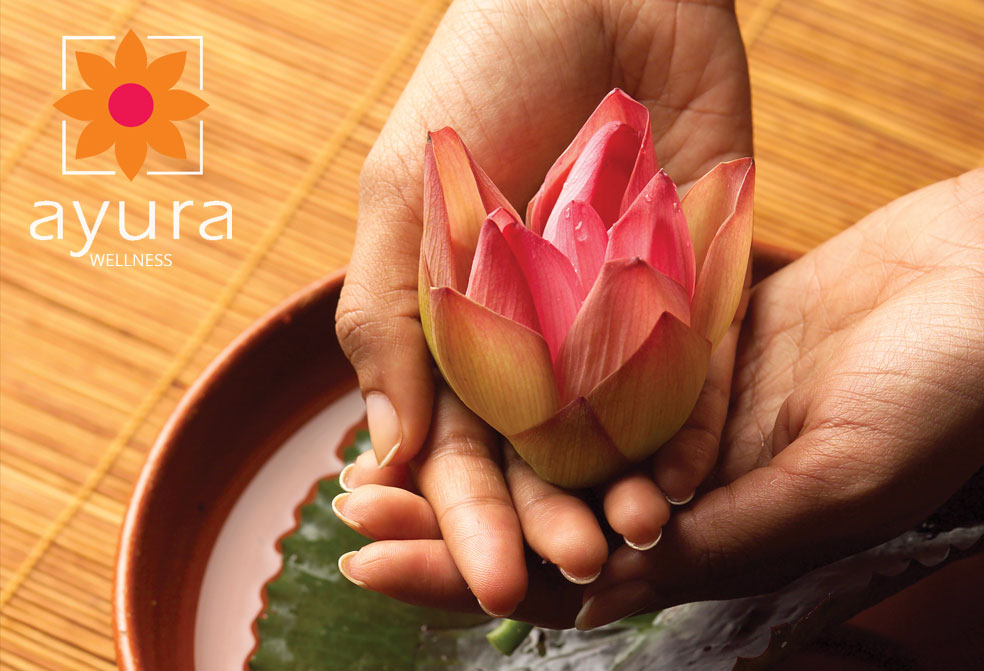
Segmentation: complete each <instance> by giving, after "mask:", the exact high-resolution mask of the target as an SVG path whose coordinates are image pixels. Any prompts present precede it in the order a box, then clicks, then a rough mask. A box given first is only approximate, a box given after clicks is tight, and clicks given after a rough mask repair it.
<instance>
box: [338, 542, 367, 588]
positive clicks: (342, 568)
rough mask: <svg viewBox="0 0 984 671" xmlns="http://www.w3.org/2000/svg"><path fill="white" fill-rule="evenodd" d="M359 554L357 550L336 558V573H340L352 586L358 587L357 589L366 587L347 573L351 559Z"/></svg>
mask: <svg viewBox="0 0 984 671" xmlns="http://www.w3.org/2000/svg"><path fill="white" fill-rule="evenodd" d="M357 554H359V551H358V550H352V551H351V552H346V553H345V554H343V555H342V556H341V557H339V558H338V572H339V573H341V574H342V575H343V576H344V577H345V579H346V580H348V581H349V582H350V583H352V584H353V585H358V586H359V587H367V585H366V583H364V582H362V581H361V580H356V579H355V578H353V577H352V575H351V574H350V573H349V564H350V563H351V561H352V557H354V556H355V555H357Z"/></svg>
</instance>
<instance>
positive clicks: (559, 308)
mask: <svg viewBox="0 0 984 671" xmlns="http://www.w3.org/2000/svg"><path fill="white" fill-rule="evenodd" d="M502 235H503V237H505V239H506V243H507V244H508V245H509V248H510V249H511V250H512V253H513V256H514V257H515V258H516V261H517V263H518V264H519V267H520V268H521V269H522V271H523V276H524V277H525V278H526V286H527V287H529V289H530V294H532V296H533V304H534V305H535V306H536V314H537V319H538V320H539V322H540V333H542V334H543V338H544V339H545V340H546V341H547V346H548V347H549V348H550V356H551V358H554V357H556V356H557V351H558V350H559V349H560V344H561V343H562V342H563V341H564V336H566V335H567V330H568V329H569V328H570V326H571V323H573V321H574V317H576V316H577V311H578V309H579V308H580V307H581V303H582V302H583V301H584V290H583V289H582V288H581V283H580V282H579V281H578V279H577V274H576V273H575V272H574V266H572V265H571V262H570V261H569V260H568V259H567V257H566V256H564V255H563V254H562V253H561V252H560V251H559V250H558V249H557V248H556V247H554V246H553V245H551V244H550V243H549V242H547V241H546V240H544V239H543V238H541V237H540V236H539V235H537V234H536V233H534V232H533V231H531V230H529V229H528V228H526V227H525V226H522V225H520V224H516V223H510V224H506V225H505V226H504V227H503V228H502Z"/></svg>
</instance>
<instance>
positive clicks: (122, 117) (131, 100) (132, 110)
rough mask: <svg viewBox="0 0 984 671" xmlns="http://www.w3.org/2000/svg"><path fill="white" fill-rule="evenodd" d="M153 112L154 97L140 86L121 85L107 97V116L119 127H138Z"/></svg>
mask: <svg viewBox="0 0 984 671" xmlns="http://www.w3.org/2000/svg"><path fill="white" fill-rule="evenodd" d="M153 111H154V97H153V96H152V95H150V91H148V90H147V89H145V88H144V87H143V86H141V85H140V84H121V85H120V86H117V87H116V90H115V91H113V92H112V93H111V94H110V95H109V115H110V116H111V117H113V120H114V121H116V123H118V124H120V125H121V126H129V127H131V128H132V127H133V126H139V125H140V124H142V123H144V122H145V121H147V119H149V118H150V115H151V113H152V112H153Z"/></svg>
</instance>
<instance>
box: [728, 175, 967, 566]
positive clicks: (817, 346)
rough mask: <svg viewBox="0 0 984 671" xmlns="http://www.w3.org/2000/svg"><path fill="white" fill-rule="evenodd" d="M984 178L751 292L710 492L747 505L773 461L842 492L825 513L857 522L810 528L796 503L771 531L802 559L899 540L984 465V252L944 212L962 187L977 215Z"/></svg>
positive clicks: (902, 211) (941, 191)
mask: <svg viewBox="0 0 984 671" xmlns="http://www.w3.org/2000/svg"><path fill="white" fill-rule="evenodd" d="M982 176H984V173H982V172H980V171H978V173H977V174H976V175H974V174H971V175H968V176H967V177H965V178H963V180H962V181H958V182H957V184H958V186H957V187H955V188H946V187H944V186H943V185H938V186H936V187H932V188H931V189H927V190H926V191H923V192H920V193H918V194H913V195H912V196H909V197H907V198H906V199H903V200H902V201H898V202H897V203H895V204H893V205H892V206H889V207H887V208H885V209H883V210H880V211H879V212H877V213H875V214H874V215H872V216H870V217H868V218H867V219H866V220H865V221H863V222H861V223H859V224H858V225H857V226H855V227H854V228H853V229H851V230H849V231H847V232H845V233H844V234H842V235H840V236H838V238H836V239H834V240H832V241H830V242H828V243H827V244H826V245H824V246H823V247H821V248H819V249H818V250H816V251H815V252H813V253H812V254H810V255H808V256H807V257H805V258H803V259H802V260H800V261H799V262H797V263H795V264H793V265H792V266H790V267H788V268H786V269H785V270H783V271H781V272H779V273H777V274H776V275H774V276H773V277H771V278H769V279H768V280H766V281H765V282H763V283H762V284H760V285H759V286H758V287H756V289H755V290H754V291H753V292H752V296H751V301H750V304H749V310H748V313H747V314H746V317H745V322H744V328H743V331H742V335H741V341H740V345H739V350H738V357H737V360H736V368H735V377H734V386H733V396H732V406H731V410H730V414H729V421H728V425H727V427H726V430H725V434H724V440H723V443H722V454H721V459H720V461H719V464H718V468H717V471H716V473H715V477H714V479H713V484H715V485H724V486H726V487H727V489H728V490H730V491H729V495H730V496H734V495H735V494H736V493H740V492H746V493H749V494H750V495H751V492H750V490H749V488H748V487H747V486H745V485H746V483H748V482H749V481H750V478H749V477H748V475H746V474H749V475H750V474H752V473H754V469H757V468H759V467H762V466H766V465H769V469H767V470H773V471H775V472H774V473H772V476H773V477H775V475H776V473H782V474H791V477H792V478H793V480H792V481H796V479H797V478H803V479H817V480H819V485H818V486H819V487H820V488H821V489H823V488H826V491H827V492H838V496H841V497H842V501H841V502H840V504H839V506H833V508H835V509H834V510H830V509H828V510H826V511H824V512H825V514H827V515H837V514H841V513H849V512H850V511H852V510H853V511H854V512H855V513H857V514H854V515H853V518H852V519H850V520H847V519H845V520H841V522H842V524H841V525H840V526H837V527H835V526H834V525H831V524H827V525H824V526H820V525H812V527H811V528H809V530H804V528H803V524H805V523H806V520H807V519H810V518H811V516H812V515H813V512H812V511H810V510H809V509H808V508H809V506H808V505H807V504H804V507H803V509H802V510H800V511H798V513H799V514H800V515H801V516H800V517H799V519H797V515H793V516H791V517H790V518H788V519H787V522H786V524H788V525H789V526H788V527H787V528H785V529H784V530H783V531H782V532H780V531H779V529H773V533H787V532H788V533H790V534H792V537H794V538H796V537H803V541H802V547H801V548H800V552H801V553H802V556H804V557H806V556H807V555H809V556H810V557H811V559H810V562H819V561H822V560H824V559H827V558H833V557H836V556H838V555H841V554H843V553H844V552H848V551H854V550H857V549H860V548H861V547H863V546H866V545H871V544H873V543H876V542H879V541H881V540H885V539H887V538H889V537H891V536H892V535H894V534H897V533H900V532H901V531H903V530H904V529H905V528H907V527H908V526H910V525H912V524H914V523H916V522H918V521H919V520H920V519H922V518H924V517H925V516H926V515H928V514H929V513H930V512H931V511H932V510H934V509H935V508H936V507H938V506H939V505H940V504H941V503H942V502H943V500H945V498H946V497H947V496H949V495H950V494H952V492H953V490H954V489H955V488H956V487H957V486H958V485H959V484H960V483H961V482H962V481H963V480H964V479H966V477H968V476H969V475H970V474H971V473H972V472H973V470H974V469H975V468H977V467H979V466H980V450H979V447H975V446H979V444H980V442H979V441H980V440H981V435H980V432H981V430H982V426H981V423H980V415H979V412H980V407H981V395H982V393H984V391H982V389H981V383H980V379H979V375H980V370H981V368H982V366H984V346H982V345H981V343H984V327H982V323H981V320H980V306H981V305H982V304H984V285H982V282H981V280H980V272H979V268H980V267H982V266H981V262H982V261H981V260H982V255H984V246H982V245H984V241H982V239H981V233H980V229H979V220H975V218H974V217H973V216H959V214H961V213H959V211H958V212H957V213H955V212H954V210H953V209H952V208H947V207H946V205H947V203H948V202H949V201H948V199H952V194H953V192H955V191H956V192H959V191H962V192H963V194H964V198H965V200H966V202H970V203H972V204H973V207H976V208H978V209H979V208H980V207H981V196H982V192H981V180H982ZM970 214H972V212H970ZM975 268H976V269H977V270H975ZM975 432H976V434H975ZM927 473H932V474H933V477H932V478H927V477H926V475H927ZM752 477H754V476H752ZM838 507H839V508H840V509H839V510H837V509H836V508H838ZM870 520H883V521H884V523H883V524H880V525H879V526H878V531H877V533H876V534H874V535H873V534H871V533H870V529H871V526H870V524H869V522H870ZM797 526H799V527H800V528H796V527H797ZM855 530H856V533H855ZM807 536H808V538H807ZM770 540H772V539H766V538H763V539H762V544H761V547H763V549H767V548H768V547H769V541H770ZM749 559H751V558H749ZM802 568H803V564H802V563H800V564H797V565H796V566H795V569H794V570H796V571H799V570H802ZM779 577H780V576H778V575H775V576H773V578H774V579H775V578H779Z"/></svg>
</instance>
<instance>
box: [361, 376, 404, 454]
mask: <svg viewBox="0 0 984 671" xmlns="http://www.w3.org/2000/svg"><path fill="white" fill-rule="evenodd" d="M366 421H367V422H368V424H369V440H371V441H372V451H373V452H374V453H375V454H376V462H377V463H378V464H379V467H380V468H384V467H385V466H386V465H387V464H389V462H390V461H392V460H393V457H394V456H396V453H397V451H398V450H399V449H400V442H401V441H402V440H403V430H402V429H401V428H400V418H399V417H398V416H397V414H396V408H394V407H393V404H392V403H390V400H389V399H388V398H387V397H386V394H384V393H382V392H379V391H371V392H369V393H368V394H366Z"/></svg>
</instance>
